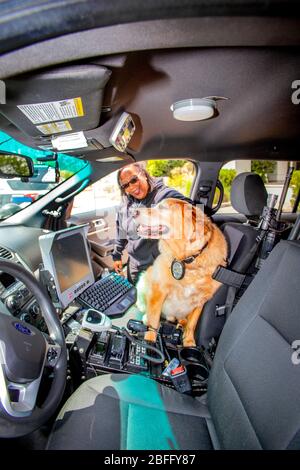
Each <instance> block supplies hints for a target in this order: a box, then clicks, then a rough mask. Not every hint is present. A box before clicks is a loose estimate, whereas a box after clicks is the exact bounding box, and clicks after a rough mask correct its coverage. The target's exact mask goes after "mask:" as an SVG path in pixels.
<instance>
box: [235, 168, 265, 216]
mask: <svg viewBox="0 0 300 470" xmlns="http://www.w3.org/2000/svg"><path fill="white" fill-rule="evenodd" d="M267 198H268V193H267V190H266V188H265V185H264V183H263V180H262V179H261V177H260V176H259V175H258V174H257V173H250V172H246V173H240V174H239V175H237V176H236V177H235V178H234V180H233V182H232V186H231V192H230V199H231V204H232V207H233V208H234V209H235V210H236V211H237V212H239V213H240V214H244V215H245V216H246V217H248V216H255V215H261V213H262V210H263V208H264V206H265V205H266V204H267Z"/></svg>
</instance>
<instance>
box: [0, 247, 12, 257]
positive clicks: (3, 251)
mask: <svg viewBox="0 0 300 470" xmlns="http://www.w3.org/2000/svg"><path fill="white" fill-rule="evenodd" d="M0 258H2V259H12V258H13V254H12V253H11V252H10V251H9V250H7V249H6V248H3V247H2V246H0Z"/></svg>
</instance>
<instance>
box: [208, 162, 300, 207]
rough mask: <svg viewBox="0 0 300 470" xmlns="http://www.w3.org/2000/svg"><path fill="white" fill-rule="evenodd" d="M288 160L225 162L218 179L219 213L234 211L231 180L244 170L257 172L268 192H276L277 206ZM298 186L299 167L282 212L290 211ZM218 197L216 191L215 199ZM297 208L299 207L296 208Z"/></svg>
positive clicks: (299, 178)
mask: <svg viewBox="0 0 300 470" xmlns="http://www.w3.org/2000/svg"><path fill="white" fill-rule="evenodd" d="M288 165H289V162H286V161H272V160H235V161H231V162H229V163H227V164H226V165H224V166H223V167H222V169H221V170H220V173H219V179H220V181H221V182H222V184H223V187H224V198H223V202H222V205H221V208H220V209H219V211H218V212H219V213H234V212H236V211H235V210H234V209H233V207H232V205H231V201H230V189H231V185H232V181H233V179H234V178H235V176H236V175H238V174H239V173H243V172H246V171H253V172H255V173H258V174H259V175H260V176H261V177H262V179H263V181H264V183H265V186H266V190H267V192H268V194H276V195H277V196H278V200H277V206H276V207H278V203H279V200H280V196H281V193H282V189H283V185H284V181H285V176H286V172H287V168H288ZM299 188H300V168H299V169H297V167H296V169H295V170H294V173H293V176H292V179H291V182H290V185H289V188H288V192H287V196H286V199H285V203H284V205H283V211H284V212H291V211H292V209H293V204H294V201H295V198H296V196H297V193H298V190H299ZM217 199H218V194H217V191H216V195H215V200H217ZM298 210H299V209H298Z"/></svg>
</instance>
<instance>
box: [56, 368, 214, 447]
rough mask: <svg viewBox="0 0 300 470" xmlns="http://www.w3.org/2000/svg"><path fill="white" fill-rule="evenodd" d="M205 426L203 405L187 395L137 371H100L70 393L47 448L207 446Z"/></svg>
mask: <svg viewBox="0 0 300 470" xmlns="http://www.w3.org/2000/svg"><path fill="white" fill-rule="evenodd" d="M210 426H211V420H210V414H209V412H208V409H207V406H205V404H202V403H201V402H199V401H196V400H194V399H193V398H191V397H188V396H186V395H180V394H179V393H177V392H176V391H174V390H172V389H170V388H167V387H165V386H162V385H160V384H158V383H157V382H155V381H153V380H150V379H148V378H145V377H143V376H140V375H126V374H119V375H117V374H113V375H105V376H101V377H97V378H94V379H90V380H88V381H87V382H85V383H83V384H82V385H81V386H80V387H79V388H78V390H77V391H76V392H75V393H74V394H73V395H72V396H71V397H70V399H69V400H68V401H67V403H66V405H65V406H64V408H63V409H62V410H61V412H60V414H59V416H58V418H57V421H56V423H55V426H54V429H53V432H52V435H51V437H50V440H49V443H48V448H49V449H69V450H71V449H84V450H95V449H114V450H117V449H118V450H119V449H144V450H147V449H200V448H201V449H212V443H211V438H210V435H209V432H208V427H210ZM187 429H188V430H189V432H186V430H187ZM183 430H184V431H183ZM193 430H197V432H193Z"/></svg>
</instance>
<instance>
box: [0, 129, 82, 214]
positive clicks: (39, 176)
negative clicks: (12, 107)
mask: <svg viewBox="0 0 300 470" xmlns="http://www.w3.org/2000/svg"><path fill="white" fill-rule="evenodd" d="M0 150H1V151H7V152H12V153H17V154H19V155H26V156H28V157H30V158H31V159H32V161H33V164H34V174H33V176H32V177H31V178H27V180H21V179H19V178H11V179H3V178H0V220H4V219H7V218H8V217H10V216H11V215H13V214H15V213H16V212H18V211H20V210H22V209H24V207H27V206H28V205H30V204H32V203H34V201H36V200H37V199H39V198H41V197H43V196H44V195H45V194H47V193H48V192H49V191H51V190H52V189H53V188H55V187H56V186H57V185H58V184H60V183H62V182H63V181H65V180H66V179H68V178H70V177H71V176H73V175H74V174H75V173H77V172H78V171H79V170H81V169H82V168H83V167H84V166H86V165H87V163H86V162H84V161H82V160H79V159H78V158H75V157H71V156H70V155H65V154H62V153H59V154H58V157H57V164H58V169H59V177H57V178H55V172H56V170H55V166H56V163H55V161H47V162H41V161H39V160H38V159H39V158H41V157H45V156H46V155H53V153H52V152H51V151H45V150H36V149H33V148H31V147H27V146H26V145H24V144H22V143H20V142H17V141H16V140H15V139H13V138H12V137H10V136H9V135H8V134H6V133H5V132H1V131H0ZM12 158H13V157H12ZM55 180H57V181H55Z"/></svg>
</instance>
